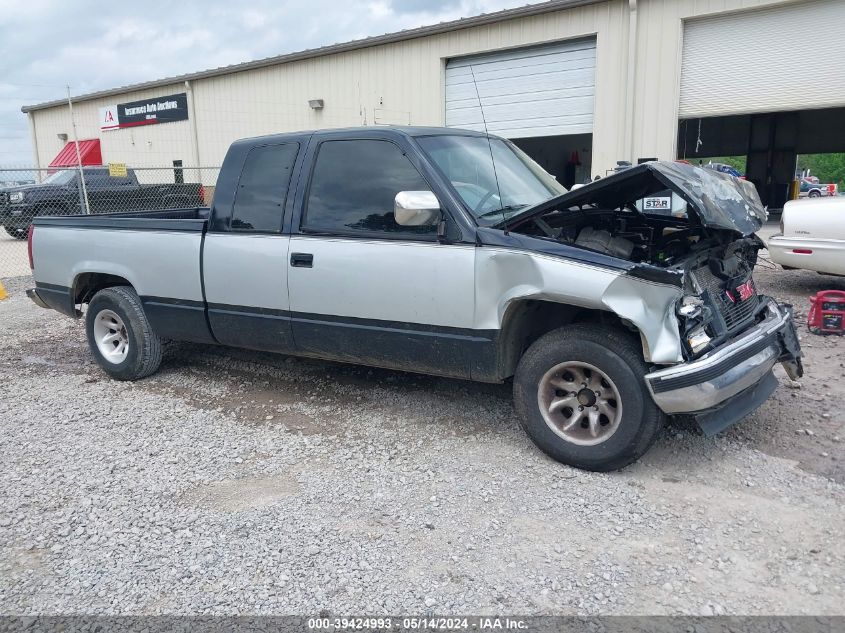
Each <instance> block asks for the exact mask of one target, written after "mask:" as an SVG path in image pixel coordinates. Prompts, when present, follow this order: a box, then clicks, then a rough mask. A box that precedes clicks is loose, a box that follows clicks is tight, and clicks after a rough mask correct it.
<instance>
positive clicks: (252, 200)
mask: <svg viewBox="0 0 845 633" xmlns="http://www.w3.org/2000/svg"><path fill="white" fill-rule="evenodd" d="M298 151H299V144H298V143H286V144H284V145H266V146H264V147H256V148H254V149H252V150H250V152H249V154H247V157H246V161H244V169H243V172H242V173H241V179H240V181H239V182H238V191H237V194H236V196H235V207H234V209H233V211H232V230H233V231H269V232H273V233H279V232H281V230H282V213H283V211H284V208H285V198H286V197H287V192H288V184H289V183H290V176H291V172H292V171H293V164H294V162H296V154H297V152H298Z"/></svg>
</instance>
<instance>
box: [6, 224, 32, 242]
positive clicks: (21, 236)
mask: <svg viewBox="0 0 845 633" xmlns="http://www.w3.org/2000/svg"><path fill="white" fill-rule="evenodd" d="M3 229H5V231H6V233H8V234H9V235H10V236H12V237H13V238H15V239H16V240H25V239H26V238H27V235H28V233H29V228H28V227H27V228H25V229H19V228H14V227H11V226H4V227H3Z"/></svg>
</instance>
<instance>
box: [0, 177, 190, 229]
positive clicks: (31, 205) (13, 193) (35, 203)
mask: <svg viewBox="0 0 845 633" xmlns="http://www.w3.org/2000/svg"><path fill="white" fill-rule="evenodd" d="M83 173H84V174H85V185H86V188H87V190H88V191H87V193H88V204H89V207H90V210H91V213H107V212H115V211H140V210H142V209H167V208H172V207H180V208H181V207H196V206H200V205H202V204H204V201H203V195H204V192H203V187H202V185H201V184H199V183H169V184H140V183H139V182H138V177H137V175H136V174H135V171H134V170H132V169H127V171H126V176H125V177H117V176H110V175H109V170H108V169H107V168H105V167H85V168H83ZM83 201H84V196H83V192H82V190H81V188H80V186H79V171H78V170H77V169H63V170H60V171H56V172H54V173H53V174H51V175H50V176H48V177H47V178H45V179H44V181H43V182H40V183H38V184H31V185H23V186H18V187H10V188H7V189H2V190H0V225H2V226H3V228H5V229H6V232H7V233H8V234H9V235H11V236H12V237H14V238H17V239H26V234H27V231H28V230H29V225H30V224H31V223H32V219H33V218H34V217H35V216H37V215H80V214H84V213H85V210H84V202H83Z"/></svg>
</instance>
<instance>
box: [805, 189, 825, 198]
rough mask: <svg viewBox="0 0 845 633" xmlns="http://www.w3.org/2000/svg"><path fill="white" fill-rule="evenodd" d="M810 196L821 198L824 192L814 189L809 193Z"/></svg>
mask: <svg viewBox="0 0 845 633" xmlns="http://www.w3.org/2000/svg"><path fill="white" fill-rule="evenodd" d="M807 195H808V196H809V197H810V198H821V197H822V194H821V192H820V191H817V190H816V189H813V190H812V191H811V192H810V193H808V194H807Z"/></svg>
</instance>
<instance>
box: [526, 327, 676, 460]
mask: <svg viewBox="0 0 845 633" xmlns="http://www.w3.org/2000/svg"><path fill="white" fill-rule="evenodd" d="M647 371H648V368H647V366H646V364H645V362H644V361H643V359H642V352H641V348H640V346H639V345H638V343H637V342H636V341H635V340H634V339H632V338H631V337H630V336H628V335H627V334H626V333H625V332H623V331H621V330H617V329H613V328H607V327H595V326H587V325H574V326H570V327H566V328H561V329H558V330H554V331H552V332H549V333H548V334H546V335H545V336H542V337H541V338H540V339H539V340H537V341H536V342H535V343H534V344H533V345H532V346H531V347H530V348H529V349H528V351H526V352H525V354H524V355H523V357H522V359H521V360H520V363H519V366H518V368H517V371H516V376H515V377H514V401H515V405H516V409H517V412H518V414H519V416H520V420H521V423H522V427H523V428H524V429H525V432H526V433H528V436H529V437H530V438H531V439H532V440H533V441H534V443H535V444H537V446H538V447H539V448H540V449H541V450H543V451H544V452H545V453H546V454H548V455H549V456H550V457H552V458H554V459H556V460H557V461H560V462H563V463H564V464H568V465H570V466H575V467H576V468H583V469H585V470H594V471H608V470H616V469H618V468H622V467H623V466H626V465H628V464H630V463H631V462H634V461H636V460H637V459H638V458H639V457H641V456H642V455H643V454H644V453H645V452H646V451H647V450H648V449H649V447H650V446H651V444H652V443H653V442H654V440H655V439H656V438H657V436H658V434H659V431H660V428H661V426H662V424H663V417H664V416H663V413H662V412H661V411H660V409H659V408H658V407H657V405H655V404H654V401H653V400H652V399H651V397H650V396H649V395H648V392H647V388H646V385H645V378H644V377H645V374H646V373H647Z"/></svg>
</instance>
